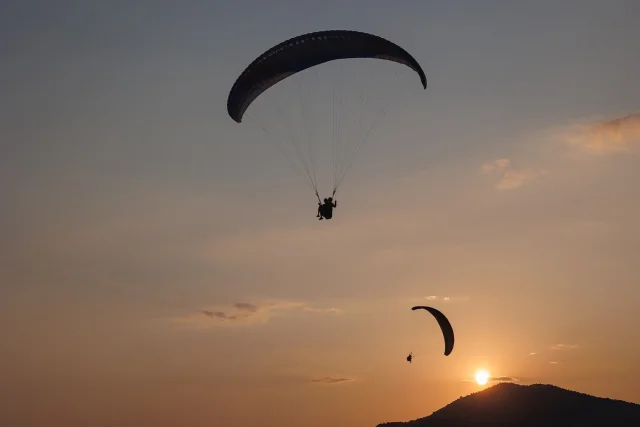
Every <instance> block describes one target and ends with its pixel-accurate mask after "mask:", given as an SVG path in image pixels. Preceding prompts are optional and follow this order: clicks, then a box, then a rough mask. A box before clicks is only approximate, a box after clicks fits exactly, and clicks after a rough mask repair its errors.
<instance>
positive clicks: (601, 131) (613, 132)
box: [560, 113, 640, 154]
mask: <svg viewBox="0 0 640 427" xmlns="http://www.w3.org/2000/svg"><path fill="white" fill-rule="evenodd" d="M560 138H561V139H562V140H563V141H565V142H566V143H568V144H569V145H572V146H575V147H578V148H579V149H581V150H583V151H585V152H589V153H593V154H606V153H621V152H627V151H630V150H631V149H633V148H634V147H636V146H640V113H633V114H629V115H627V116H624V117H618V118H616V119H612V120H608V121H602V122H596V123H587V124H579V125H576V126H571V127H569V128H567V129H566V130H564V131H563V132H562V133H561V134H560Z"/></svg>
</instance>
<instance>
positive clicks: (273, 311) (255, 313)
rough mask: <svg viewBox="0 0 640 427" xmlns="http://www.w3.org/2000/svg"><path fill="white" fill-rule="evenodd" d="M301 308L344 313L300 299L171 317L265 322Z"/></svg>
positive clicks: (205, 321) (225, 322) (180, 320)
mask: <svg viewBox="0 0 640 427" xmlns="http://www.w3.org/2000/svg"><path fill="white" fill-rule="evenodd" d="M294 310H299V311H302V312H311V313H342V309H340V308H336V307H328V308H324V307H314V306H311V305H309V304H308V303H305V302H300V301H287V300H281V301H265V302H262V303H260V304H253V303H247V302H238V303H235V304H232V305H231V306H227V307H215V308H210V309H203V310H199V311H196V312H193V313H190V314H187V315H185V316H181V317H176V318H173V319H171V321H172V322H173V323H180V324H191V325H196V326H201V327H208V326H214V325H215V326H217V325H230V324H243V325H246V324H256V323H258V324H264V323H266V322H268V321H269V319H271V318H273V317H275V316H284V315H285V314H286V313H287V312H291V311H294Z"/></svg>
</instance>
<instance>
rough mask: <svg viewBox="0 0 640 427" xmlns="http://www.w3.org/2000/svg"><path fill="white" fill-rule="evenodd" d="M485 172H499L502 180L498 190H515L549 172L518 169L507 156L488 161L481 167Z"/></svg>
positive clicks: (497, 186) (497, 184)
mask: <svg viewBox="0 0 640 427" xmlns="http://www.w3.org/2000/svg"><path fill="white" fill-rule="evenodd" d="M480 169H481V171H482V173H484V174H498V175H500V180H499V181H498V182H497V183H496V185H495V188H496V189H497V190H501V191H502V190H515V189H516V188H520V187H522V186H523V185H524V184H525V182H528V181H532V180H534V179H537V178H539V177H542V176H545V175H548V174H549V171H548V170H546V169H539V170H538V169H516V168H513V167H512V166H511V160H509V159H507V158H500V159H496V160H494V161H493V162H487V163H484V164H483V165H482V167H481V168H480Z"/></svg>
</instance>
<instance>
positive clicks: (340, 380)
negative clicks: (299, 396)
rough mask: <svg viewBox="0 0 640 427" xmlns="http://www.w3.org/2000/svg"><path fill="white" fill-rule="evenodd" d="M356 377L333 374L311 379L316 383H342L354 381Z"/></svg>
mask: <svg viewBox="0 0 640 427" xmlns="http://www.w3.org/2000/svg"><path fill="white" fill-rule="evenodd" d="M354 380H355V378H349V377H332V376H325V377H316V378H310V379H309V381H310V382H312V383H315V384H340V383H346V382H351V381H354Z"/></svg>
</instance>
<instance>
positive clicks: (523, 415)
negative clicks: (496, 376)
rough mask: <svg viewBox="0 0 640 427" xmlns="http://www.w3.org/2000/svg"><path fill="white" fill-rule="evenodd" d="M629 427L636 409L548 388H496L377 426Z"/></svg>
mask: <svg viewBox="0 0 640 427" xmlns="http://www.w3.org/2000/svg"><path fill="white" fill-rule="evenodd" d="M489 426H491V427H499V426H504V427H506V426H510V427H534V426H535V427H540V426H545V427H560V426H562V427H573V426H575V427H596V426H597V427H631V426H640V405H637V404H635V403H628V402H623V401H620V400H613V399H605V398H600V397H595V396H590V395H588V394H583V393H578V392H575V391H571V390H566V389H562V388H559V387H556V386H552V385H546V384H533V385H529V386H523V385H518V384H513V383H500V384H497V385H495V386H493V387H491V388H488V389H486V390H483V391H480V392H477V393H473V394H470V395H468V396H465V397H461V398H460V399H458V400H456V401H454V402H452V403H450V404H449V405H447V406H445V407H444V408H442V409H439V410H437V411H435V412H434V413H433V414H431V415H429V416H427V417H424V418H419V419H417V420H413V421H407V422H391V423H383V424H378V426H377V427H489Z"/></svg>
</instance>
